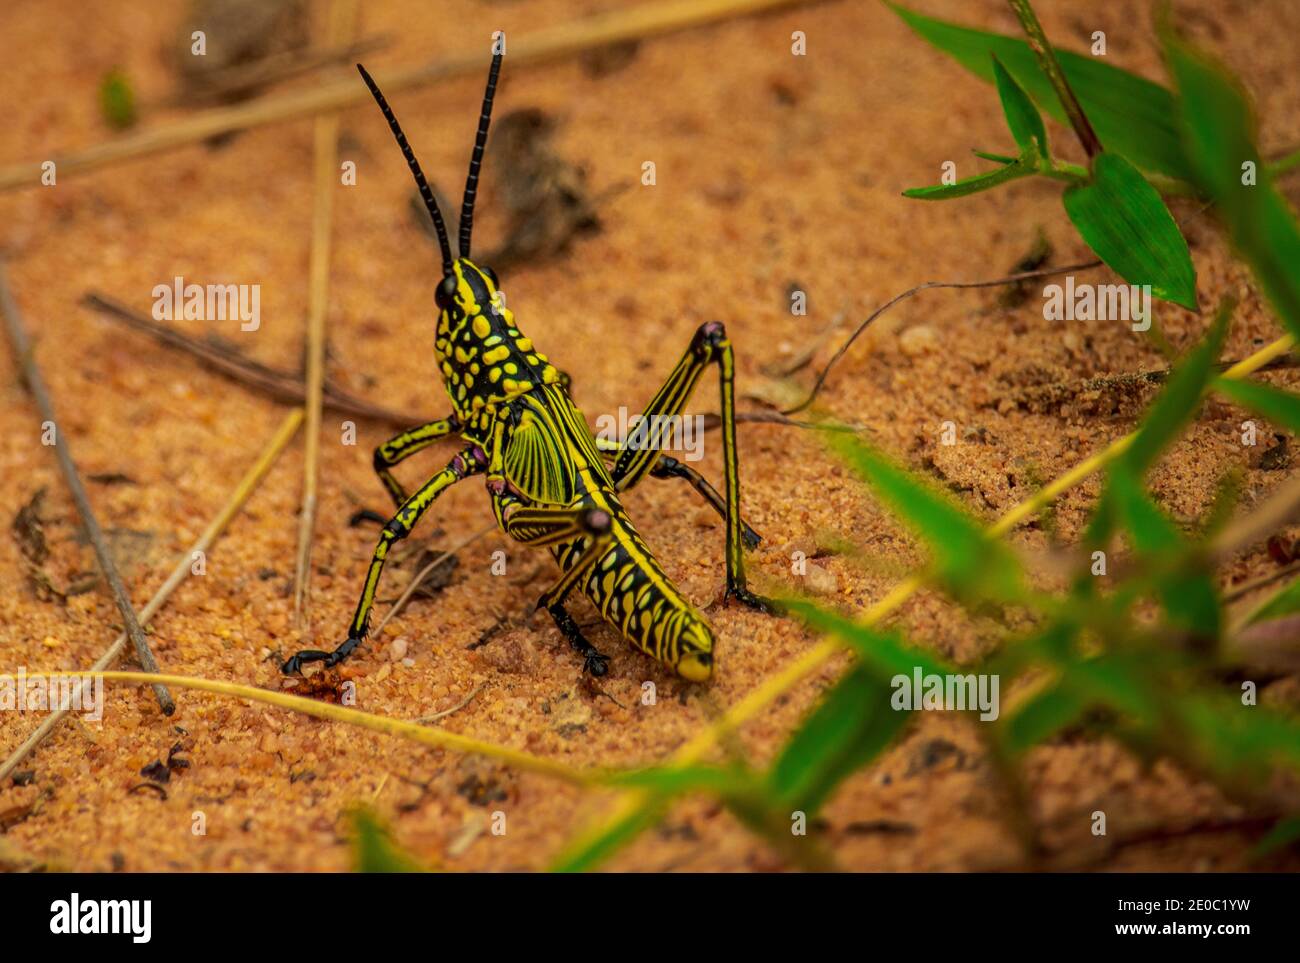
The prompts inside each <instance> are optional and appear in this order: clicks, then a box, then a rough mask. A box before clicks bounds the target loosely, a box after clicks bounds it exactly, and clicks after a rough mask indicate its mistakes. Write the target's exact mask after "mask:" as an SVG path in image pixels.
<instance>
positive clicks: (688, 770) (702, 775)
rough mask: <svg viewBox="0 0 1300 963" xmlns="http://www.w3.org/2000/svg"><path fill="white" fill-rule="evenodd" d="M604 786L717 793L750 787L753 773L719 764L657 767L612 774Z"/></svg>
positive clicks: (722, 793)
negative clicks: (723, 767) (725, 767)
mask: <svg viewBox="0 0 1300 963" xmlns="http://www.w3.org/2000/svg"><path fill="white" fill-rule="evenodd" d="M603 781H604V782H605V784H606V785H610V786H618V787H620V788H624V789H649V790H653V791H655V792H658V793H663V794H664V795H680V794H682V793H688V792H712V793H716V794H718V795H724V794H727V793H738V792H743V791H745V790H747V789H750V788H752V786H753V782H754V779H753V776H752V775H750V774H749V773H746V772H741V771H739V770H735V769H722V768H720V767H718V766H656V767H651V768H647V769H634V770H630V771H628V772H615V773H611V774H610V775H609V776H608V777H607V778H606V779H604V780H603Z"/></svg>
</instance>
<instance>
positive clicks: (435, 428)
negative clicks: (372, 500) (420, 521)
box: [374, 417, 460, 508]
mask: <svg viewBox="0 0 1300 963" xmlns="http://www.w3.org/2000/svg"><path fill="white" fill-rule="evenodd" d="M459 430H460V425H459V424H458V423H457V421H456V419H455V417H450V418H438V419H437V420H435V421H430V422H427V423H425V424H423V425H418V426H416V427H415V428H408V429H407V430H406V431H403V432H402V433H401V434H398V435H394V436H393V437H392V438H389V439H388V441H386V442H384V443H383V444H382V445H380V446H379V447H378V448H376V449H375V458H374V466H375V474H376V475H378V476H379V480H380V481H381V482H383V483H384V488H385V489H386V490H387V491H388V494H389V496H390V497H391V498H392V499H393V504H394V505H396V506H397V507H398V508H401V507H402V505H403V504H404V503H405V502H406V497H407V496H406V489H404V488H403V487H402V483H401V482H399V481H398V480H397V479H396V478H395V477H394V476H393V473H392V468H393V466H394V465H397V464H400V463H401V462H403V461H405V460H406V459H407V458H410V457H411V456H412V455H414V454H415V453H416V452H417V451H423V450H424V449H425V448H428V447H429V446H430V445H432V444H433V443H434V442H435V441H438V440H439V439H442V438H446V437H447V436H448V435H452V434H455V433H456V432H458V431H459Z"/></svg>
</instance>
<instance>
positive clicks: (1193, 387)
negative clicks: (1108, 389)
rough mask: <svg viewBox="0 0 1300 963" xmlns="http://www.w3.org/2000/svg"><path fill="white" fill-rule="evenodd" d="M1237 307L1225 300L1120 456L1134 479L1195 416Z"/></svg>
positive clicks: (1144, 470) (1144, 473)
mask: <svg viewBox="0 0 1300 963" xmlns="http://www.w3.org/2000/svg"><path fill="white" fill-rule="evenodd" d="M1236 306H1237V304H1236V301H1235V300H1233V299H1232V298H1226V299H1224V301H1223V302H1222V304H1220V305H1219V310H1218V311H1217V312H1216V313H1215V316H1214V321H1213V322H1212V323H1211V325H1210V330H1209V332H1208V333H1207V334H1206V336H1205V337H1204V338H1202V339H1201V342H1200V343H1199V344H1197V346H1196V347H1195V348H1193V349H1192V350H1191V351H1189V352H1188V353H1187V356H1186V358H1184V359H1183V361H1182V363H1180V364H1179V365H1178V366H1177V367H1176V368H1175V369H1174V372H1173V374H1171V375H1170V376H1169V380H1168V382H1167V383H1166V384H1165V388H1164V390H1163V391H1161V392H1160V394H1159V395H1157V396H1156V400H1155V401H1154V402H1152V403H1151V406H1150V407H1149V408H1148V409H1147V412H1146V414H1145V415H1143V417H1142V423H1141V425H1139V427H1138V430H1137V433H1136V437H1135V438H1134V439H1133V442H1132V444H1130V445H1129V447H1128V448H1127V450H1125V452H1124V454H1123V455H1122V456H1121V460H1122V461H1123V462H1124V464H1125V465H1127V466H1128V468H1129V470H1130V471H1131V472H1132V473H1133V475H1134V476H1135V477H1137V478H1139V479H1141V478H1143V477H1144V476H1145V475H1146V473H1147V471H1148V470H1149V469H1150V468H1151V466H1152V465H1154V464H1155V462H1156V459H1157V458H1159V457H1160V453H1161V452H1162V451H1164V449H1165V448H1166V447H1167V446H1168V445H1169V444H1170V443H1171V442H1173V440H1174V439H1175V438H1177V437H1178V435H1179V434H1180V433H1181V432H1182V430H1183V428H1185V427H1186V426H1187V424H1188V423H1189V422H1190V421H1191V420H1192V418H1193V417H1195V415H1196V410H1197V407H1198V406H1199V404H1200V402H1201V399H1202V398H1203V397H1204V395H1205V391H1206V388H1207V386H1208V385H1209V383H1210V376H1211V375H1212V374H1213V372H1214V362H1215V361H1216V360H1217V359H1218V357H1219V352H1220V351H1222V350H1223V340H1224V338H1225V337H1226V335H1227V332H1228V322H1229V320H1230V319H1231V317H1232V312H1233V311H1234V310H1236Z"/></svg>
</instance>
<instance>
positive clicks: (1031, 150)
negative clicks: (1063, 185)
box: [993, 54, 1051, 160]
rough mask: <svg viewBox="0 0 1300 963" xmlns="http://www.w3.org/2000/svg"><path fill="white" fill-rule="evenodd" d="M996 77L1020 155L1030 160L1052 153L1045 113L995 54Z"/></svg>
mask: <svg viewBox="0 0 1300 963" xmlns="http://www.w3.org/2000/svg"><path fill="white" fill-rule="evenodd" d="M993 76H994V77H995V78H996V81H997V85H998V97H1000V98H1001V100H1002V113H1004V114H1005V115H1006V118H1007V127H1009V128H1010V129H1011V136H1012V137H1014V138H1015V139H1016V143H1017V144H1018V145H1019V146H1020V155H1021V156H1022V157H1027V158H1031V159H1035V160H1036V159H1038V158H1043V159H1044V160H1045V159H1047V158H1048V157H1050V156H1051V154H1049V153H1048V151H1047V128H1046V127H1044V126H1043V118H1042V115H1041V114H1039V113H1038V108H1036V107H1035V106H1034V102H1033V101H1032V100H1030V99H1029V95H1028V94H1026V93H1025V92H1024V90H1023V89H1022V88H1021V86H1020V85H1019V84H1018V83H1016V81H1015V78H1014V77H1012V76H1011V75H1010V74H1009V73H1007V68H1006V67H1003V66H1002V62H1001V61H1000V60H998V57H997V54H994V55H993Z"/></svg>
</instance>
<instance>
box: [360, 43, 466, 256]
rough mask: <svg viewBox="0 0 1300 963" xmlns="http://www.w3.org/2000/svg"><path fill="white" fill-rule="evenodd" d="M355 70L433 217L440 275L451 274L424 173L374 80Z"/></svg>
mask: <svg viewBox="0 0 1300 963" xmlns="http://www.w3.org/2000/svg"><path fill="white" fill-rule="evenodd" d="M357 70H359V71H360V72H361V79H362V80H364V81H365V82H366V86H367V87H369V88H370V93H371V94H372V95H373V96H374V98H375V103H377V104H378V105H379V109H380V110H382V111H383V112H384V119H385V120H386V121H388V126H389V128H390V129H391V130H392V132H393V136H394V137H395V138H397V146H398V147H400V148H402V156H403V157H405V158H406V166H407V167H409V168H411V175H412V176H413V177H414V178H415V183H416V186H417V187H419V188H420V196H421V197H422V198H424V206H425V207H427V208H428V209H429V214H430V215H432V217H433V226H434V227H435V228H437V229H438V244H439V246H440V247H441V248H442V273H443V274H450V273H451V262H452V257H451V242H450V241H449V240H447V225H446V224H444V223H443V220H442V212H441V211H440V210H438V202H437V201H435V200H434V199H433V191H432V190H430V189H429V182H428V181H427V180H425V179H424V171H422V170H420V162H419V161H418V160H416V159H415V152H414V151H413V150H411V145H410V144H408V143H407V142H406V135H405V134H403V133H402V127H401V125H400V124H399V123H398V122H397V118H396V117H395V116H393V109H392V108H391V107H389V106H388V101H386V100H385V99H384V95H383V94H381V93H380V92H379V86H378V85H377V84H376V83H375V81H374V78H372V77H371V76H370V74H368V73H366V68H365V67H363V66H361V64H357Z"/></svg>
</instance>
